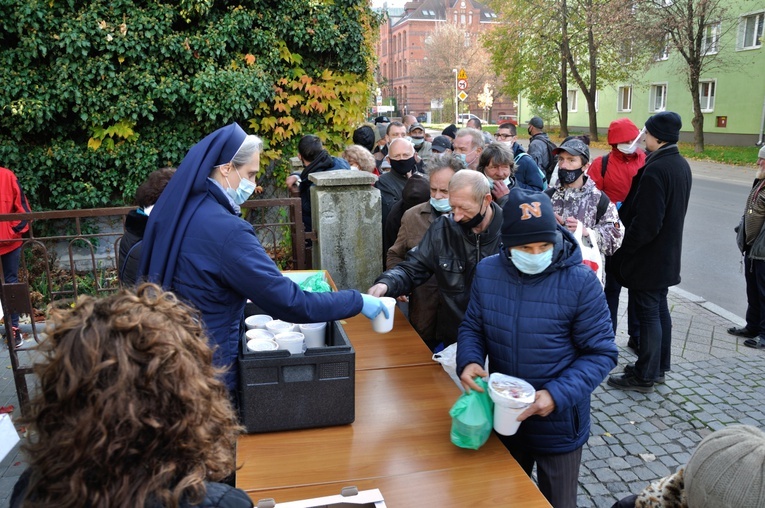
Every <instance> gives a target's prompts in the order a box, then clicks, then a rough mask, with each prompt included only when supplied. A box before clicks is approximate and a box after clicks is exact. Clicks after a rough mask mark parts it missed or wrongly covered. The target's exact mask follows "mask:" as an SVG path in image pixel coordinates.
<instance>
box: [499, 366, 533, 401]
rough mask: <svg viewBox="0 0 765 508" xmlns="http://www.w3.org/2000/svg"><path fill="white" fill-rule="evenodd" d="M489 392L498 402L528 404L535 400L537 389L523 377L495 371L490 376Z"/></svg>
mask: <svg viewBox="0 0 765 508" xmlns="http://www.w3.org/2000/svg"><path fill="white" fill-rule="evenodd" d="M489 393H490V394H491V398H492V400H493V401H494V402H495V403H497V404H502V403H503V402H509V403H511V404H512V405H517V406H527V405H529V404H531V403H532V402H534V396H535V395H536V390H535V389H534V387H533V386H531V385H530V384H529V383H527V382H526V381H524V380H523V379H520V378H517V377H513V376H508V375H506V374H500V373H499V372H494V373H492V374H491V376H489ZM505 405H506V404H505Z"/></svg>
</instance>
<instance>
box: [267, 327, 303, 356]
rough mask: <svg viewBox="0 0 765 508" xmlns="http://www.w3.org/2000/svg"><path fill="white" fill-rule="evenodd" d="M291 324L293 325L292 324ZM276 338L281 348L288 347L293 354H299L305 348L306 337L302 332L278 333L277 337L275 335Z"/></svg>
mask: <svg viewBox="0 0 765 508" xmlns="http://www.w3.org/2000/svg"><path fill="white" fill-rule="evenodd" d="M288 324H289V323H288ZM290 326H292V325H291V324H290ZM274 340H275V341H276V343H277V344H278V345H279V349H286V350H287V351H289V352H290V353H291V354H293V355H299V354H300V353H302V352H303V351H304V350H305V337H304V336H303V334H302V333H298V332H284V333H277V334H276V337H274Z"/></svg>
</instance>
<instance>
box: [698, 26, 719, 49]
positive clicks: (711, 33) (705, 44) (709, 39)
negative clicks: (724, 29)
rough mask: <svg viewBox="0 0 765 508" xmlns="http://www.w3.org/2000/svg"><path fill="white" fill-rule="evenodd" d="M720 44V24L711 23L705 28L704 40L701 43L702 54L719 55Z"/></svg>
mask: <svg viewBox="0 0 765 508" xmlns="http://www.w3.org/2000/svg"><path fill="white" fill-rule="evenodd" d="M719 44H720V23H711V24H709V25H706V26H705V27H704V40H702V41H701V54H702V55H711V54H714V53H717V50H718V46H719Z"/></svg>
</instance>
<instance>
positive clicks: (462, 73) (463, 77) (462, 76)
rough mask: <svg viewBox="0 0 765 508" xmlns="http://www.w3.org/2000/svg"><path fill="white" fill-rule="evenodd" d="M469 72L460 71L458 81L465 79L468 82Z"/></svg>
mask: <svg viewBox="0 0 765 508" xmlns="http://www.w3.org/2000/svg"><path fill="white" fill-rule="evenodd" d="M467 78H468V77H467V72H465V69H460V72H459V74H457V79H464V80H466V81H467Z"/></svg>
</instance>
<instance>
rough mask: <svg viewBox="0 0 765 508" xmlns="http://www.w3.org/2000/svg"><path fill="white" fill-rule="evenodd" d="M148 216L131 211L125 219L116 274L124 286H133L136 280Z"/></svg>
mask: <svg viewBox="0 0 765 508" xmlns="http://www.w3.org/2000/svg"><path fill="white" fill-rule="evenodd" d="M147 222H149V216H148V215H146V214H145V213H143V212H140V211H138V210H131V211H130V213H129V214H127V216H126V217H125V232H124V234H123V235H122V238H121V239H120V252H119V256H118V257H117V268H118V269H119V271H118V272H117V274H118V276H119V279H120V282H122V284H123V285H124V286H133V285H135V282H136V280H137V279H138V265H139V263H140V261H141V247H142V243H141V240H143V234H144V232H145V231H146V223H147Z"/></svg>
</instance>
